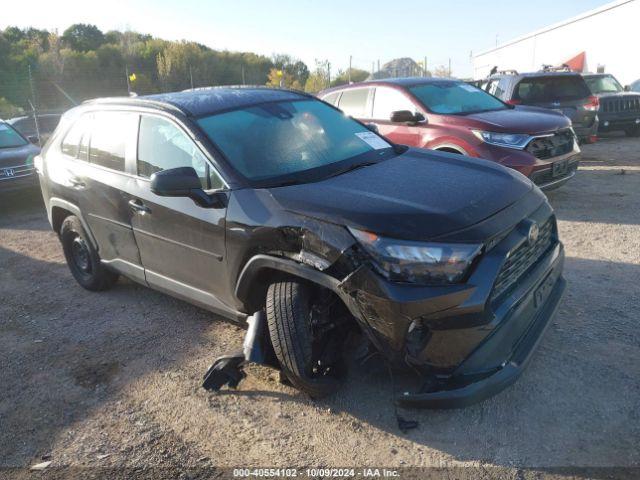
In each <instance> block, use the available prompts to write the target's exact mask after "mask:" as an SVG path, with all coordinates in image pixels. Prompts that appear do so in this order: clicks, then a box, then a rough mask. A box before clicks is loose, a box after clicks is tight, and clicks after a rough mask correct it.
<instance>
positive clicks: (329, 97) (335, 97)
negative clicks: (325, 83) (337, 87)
mask: <svg viewBox="0 0 640 480" xmlns="http://www.w3.org/2000/svg"><path fill="white" fill-rule="evenodd" d="M339 96H340V92H333V93H330V94H329V95H327V96H325V97H324V98H323V99H322V100H324V101H325V102H327V103H330V104H331V105H335V104H336V103H338V97H339Z"/></svg>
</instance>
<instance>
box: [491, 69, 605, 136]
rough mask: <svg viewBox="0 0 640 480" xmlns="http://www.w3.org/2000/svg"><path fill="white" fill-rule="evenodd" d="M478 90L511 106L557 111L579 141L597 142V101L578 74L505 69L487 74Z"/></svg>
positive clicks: (598, 103)
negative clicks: (529, 106) (570, 124)
mask: <svg viewBox="0 0 640 480" xmlns="http://www.w3.org/2000/svg"><path fill="white" fill-rule="evenodd" d="M482 88H484V89H485V90H486V91H487V92H489V93H490V94H492V95H495V96H496V97H498V98H499V99H501V100H503V101H504V102H506V103H509V104H511V105H531V106H535V107H543V108H549V109H551V110H555V111H556V112H560V113H562V114H564V115H566V116H567V117H569V119H571V123H572V126H573V130H574V131H575V132H576V135H577V136H578V139H579V140H580V141H581V142H585V143H592V142H595V141H596V139H597V132H598V109H599V105H600V102H599V99H598V97H597V96H595V95H594V94H592V93H591V91H590V90H589V87H588V86H587V84H586V83H585V81H584V79H583V78H582V76H581V75H580V74H578V73H573V72H554V71H540V72H533V73H518V72H516V71H512V70H509V71H505V72H499V73H496V74H494V75H491V76H490V77H489V78H488V79H487V80H486V81H485V82H484V83H483V84H482Z"/></svg>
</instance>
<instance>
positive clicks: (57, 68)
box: [0, 23, 368, 118]
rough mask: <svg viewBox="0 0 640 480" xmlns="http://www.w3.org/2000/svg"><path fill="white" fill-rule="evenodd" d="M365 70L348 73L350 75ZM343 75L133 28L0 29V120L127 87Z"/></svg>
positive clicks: (313, 82)
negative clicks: (155, 35) (157, 35)
mask: <svg viewBox="0 0 640 480" xmlns="http://www.w3.org/2000/svg"><path fill="white" fill-rule="evenodd" d="M367 76H368V72H365V71H363V70H358V69H352V71H351V79H352V81H361V80H364V79H366V78H367ZM347 81H348V74H347V72H338V73H337V75H335V78H329V68H328V63H327V61H316V65H315V66H314V68H313V70H310V69H309V67H308V66H307V65H306V64H305V63H304V62H303V61H301V60H299V59H296V58H294V57H292V56H291V55H287V54H274V55H272V56H271V57H267V56H264V55H258V54H255V53H251V52H231V51H227V50H215V49H212V48H210V47H207V46H206V45H202V44H200V43H196V42H190V41H168V40H163V39H160V38H155V37H153V36H151V35H147V34H142V33H138V32H133V31H125V32H121V31H117V30H112V31H108V32H106V33H104V32H102V31H101V30H100V29H99V28H98V27H96V26H95V25H88V24H80V23H79V24H74V25H71V26H70V27H69V28H67V29H66V30H65V31H64V32H63V33H62V34H61V35H60V34H58V33H57V32H55V31H47V30H41V29H37V28H25V29H21V28H18V27H7V28H5V29H4V30H0V118H5V117H9V116H13V115H17V114H19V113H20V112H21V111H30V110H31V109H33V108H36V109H38V110H41V111H45V110H59V109H65V108H69V107H71V106H72V105H73V104H75V103H80V102H82V101H84V100H86V99H88V98H95V97H104V96H113V95H127V94H129V93H130V92H135V93H136V94H138V95H144V94H151V93H158V92H167V91H176V90H184V89H188V88H192V87H195V88H197V87H203V86H211V85H240V84H247V85H270V86H283V87H287V88H293V89H298V90H306V91H309V92H317V91H319V90H321V89H323V88H327V87H328V86H329V85H332V86H334V85H340V84H344V83H347Z"/></svg>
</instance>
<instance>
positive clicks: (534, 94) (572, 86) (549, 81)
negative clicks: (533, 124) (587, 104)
mask: <svg viewBox="0 0 640 480" xmlns="http://www.w3.org/2000/svg"><path fill="white" fill-rule="evenodd" d="M590 95H591V92H590V91H589V88H588V87H587V84H586V83H585V82H584V80H583V79H582V77H580V76H578V75H576V76H566V77H565V76H555V77H533V78H525V79H523V80H521V81H520V83H518V86H517V87H516V90H515V92H514V96H513V98H514V99H516V100H522V101H523V102H524V103H551V102H566V101H573V100H580V99H582V98H586V97H589V96H590Z"/></svg>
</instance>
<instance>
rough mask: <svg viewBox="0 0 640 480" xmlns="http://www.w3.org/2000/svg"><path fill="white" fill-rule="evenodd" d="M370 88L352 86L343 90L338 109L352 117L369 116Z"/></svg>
mask: <svg viewBox="0 0 640 480" xmlns="http://www.w3.org/2000/svg"><path fill="white" fill-rule="evenodd" d="M370 91H371V89H370V88H353V89H349V90H344V91H343V92H342V96H341V97H340V104H339V107H340V110H342V111H343V112H344V113H346V114H347V115H349V116H351V117H353V118H370V117H371V108H370V106H369V92H370Z"/></svg>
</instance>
